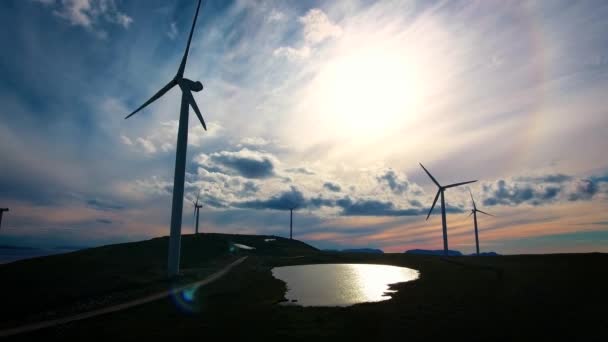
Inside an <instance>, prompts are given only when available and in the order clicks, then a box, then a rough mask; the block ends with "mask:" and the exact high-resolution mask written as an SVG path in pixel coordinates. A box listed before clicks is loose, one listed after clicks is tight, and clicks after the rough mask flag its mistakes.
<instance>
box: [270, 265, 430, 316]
mask: <svg viewBox="0 0 608 342" xmlns="http://www.w3.org/2000/svg"><path fill="white" fill-rule="evenodd" d="M272 274H273V275H274V276H275V277H276V278H278V279H281V280H283V281H285V282H286V283H287V289H288V290H287V293H286V294H285V297H286V298H287V299H288V300H289V301H293V300H295V301H297V303H298V304H299V305H304V306H347V305H352V304H356V303H363V302H378V301H382V300H387V299H390V295H388V293H390V292H394V291H390V290H389V284H394V283H401V282H406V281H412V280H415V279H417V278H418V276H419V273H418V271H416V270H413V269H409V268H405V267H396V266H388V265H372V264H319V265H300V266H286V267H277V268H274V269H273V270H272Z"/></svg>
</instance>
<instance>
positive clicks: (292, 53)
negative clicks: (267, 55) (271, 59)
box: [272, 46, 310, 60]
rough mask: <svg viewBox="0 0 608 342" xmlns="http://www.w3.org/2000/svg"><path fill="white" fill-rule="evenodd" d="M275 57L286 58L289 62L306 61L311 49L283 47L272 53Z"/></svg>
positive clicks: (305, 47) (306, 47)
mask: <svg viewBox="0 0 608 342" xmlns="http://www.w3.org/2000/svg"><path fill="white" fill-rule="evenodd" d="M272 55H273V56H275V57H285V58H287V59H288V60H298V59H305V58H308V56H310V48H309V47H308V46H303V47H301V48H293V47H291V46H281V47H279V48H277V49H275V50H274V51H273V52H272Z"/></svg>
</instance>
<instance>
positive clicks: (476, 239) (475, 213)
mask: <svg viewBox="0 0 608 342" xmlns="http://www.w3.org/2000/svg"><path fill="white" fill-rule="evenodd" d="M469 194H470V195H471V201H473V209H471V213H470V214H469V217H471V215H473V222H475V247H476V248H477V256H479V236H478V234H477V213H478V212H479V213H482V214H486V215H488V216H494V215H492V214H488V213H486V212H485V211H481V210H479V209H477V206H476V205H475V200H474V199H473V193H472V192H471V189H469Z"/></svg>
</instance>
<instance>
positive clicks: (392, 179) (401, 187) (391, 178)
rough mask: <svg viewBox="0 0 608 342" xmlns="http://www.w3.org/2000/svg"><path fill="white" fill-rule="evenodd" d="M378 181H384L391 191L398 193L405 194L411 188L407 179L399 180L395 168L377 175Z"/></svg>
mask: <svg viewBox="0 0 608 342" xmlns="http://www.w3.org/2000/svg"><path fill="white" fill-rule="evenodd" d="M376 180H377V181H378V183H384V182H386V184H387V185H388V187H389V188H390V189H391V191H392V192H393V193H395V194H397V195H400V194H403V193H404V192H405V191H407V189H408V188H409V184H408V182H407V180H399V177H398V176H397V174H396V173H395V171H393V170H388V171H386V173H385V174H383V175H381V176H378V177H376Z"/></svg>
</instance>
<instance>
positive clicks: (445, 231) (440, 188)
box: [420, 163, 477, 256]
mask: <svg viewBox="0 0 608 342" xmlns="http://www.w3.org/2000/svg"><path fill="white" fill-rule="evenodd" d="M420 166H422V169H423V170H424V172H426V174H427V175H429V177H430V178H431V180H432V181H433V183H435V185H437V188H438V189H437V195H435V200H433V205H432V206H431V210H429V214H428V215H427V216H426V219H427V220H428V219H429V216H431V213H432V212H433V208H435V204H436V203H437V198H439V195H441V225H442V226H443V255H446V256H447V255H448V224H447V222H446V220H445V198H444V194H443V193H444V192H445V190H446V189H449V188H453V187H456V186H459V185H464V184H469V183H474V182H477V180H474V181H468V182H461V183H454V184H449V185H446V186H442V185H441V184H439V182H438V181H437V180H436V179H435V177H433V175H431V173H430V172H429V171H428V170H427V169H426V168H425V167H424V165H422V163H420Z"/></svg>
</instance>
